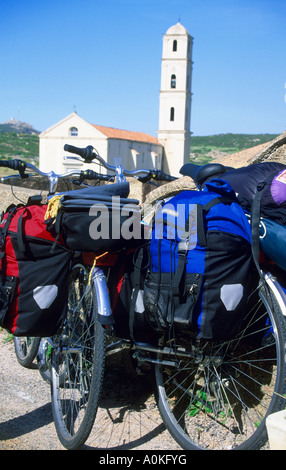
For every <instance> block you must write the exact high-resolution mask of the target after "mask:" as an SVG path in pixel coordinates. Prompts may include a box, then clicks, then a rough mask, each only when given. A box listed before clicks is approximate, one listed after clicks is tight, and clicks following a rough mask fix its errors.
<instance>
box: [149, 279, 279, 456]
mask: <svg viewBox="0 0 286 470" xmlns="http://www.w3.org/2000/svg"><path fill="white" fill-rule="evenodd" d="M254 298H255V299H256V301H257V302H253V299H254ZM176 343H177V349H176V350H177V351H179V348H181V350H182V348H189V350H190V342H188V343H187V342H186V340H184V339H181V340H180V339H179V338H176ZM285 344H286V320H285V317H284V316H283V314H282V312H281V310H280V307H279V304H278V302H277V301H276V299H275V298H274V297H273V294H272V293H271V292H270V290H268V288H267V286H266V285H260V287H259V288H258V289H257V291H256V293H254V294H253V295H252V297H251V299H249V309H248V312H247V315H246V318H245V323H244V328H243V330H242V331H241V332H240V334H238V335H237V336H236V337H235V338H234V339H232V340H230V341H224V342H223V341H221V342H217V343H210V342H205V343H204V345H201V350H200V354H201V356H200V355H199V354H197V356H195V355H193V358H192V359H190V358H189V359H185V360H184V359H183V360H181V361H180V363H178V365H177V367H175V368H171V367H170V366H164V365H162V364H161V365H160V364H157V365H156V367H155V376H156V385H157V393H158V407H159V410H160V413H161V416H162V419H163V421H164V423H165V425H166V427H167V428H168V430H169V432H170V433H171V435H172V436H173V438H174V439H175V440H176V441H177V443H178V444H179V445H180V446H181V447H182V448H183V449H186V450H202V449H204V450H205V449H208V450H232V449H235V450H255V449H260V448H261V447H263V446H264V444H265V443H266V442H267V429H266V417H267V416H268V415H269V414H271V413H274V412H276V411H279V410H281V409H283V408H284V407H285V397H286V395H285V392H286V377H285V375H286V374H285V347H286V346H285ZM189 356H191V354H190V355H189ZM158 358H159V359H161V358H162V356H161V355H159V357H158Z"/></svg>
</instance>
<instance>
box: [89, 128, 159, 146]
mask: <svg viewBox="0 0 286 470" xmlns="http://www.w3.org/2000/svg"><path fill="white" fill-rule="evenodd" d="M92 126H93V127H95V128H96V129H97V130H98V131H99V132H102V134H104V135H105V136H106V137H108V138H110V139H124V140H132V141H136V142H147V143H150V144H158V143H159V142H158V139H156V137H153V136H152V135H149V134H145V132H132V131H124V130H122V129H116V128H114V127H105V126H98V125H97V124H92Z"/></svg>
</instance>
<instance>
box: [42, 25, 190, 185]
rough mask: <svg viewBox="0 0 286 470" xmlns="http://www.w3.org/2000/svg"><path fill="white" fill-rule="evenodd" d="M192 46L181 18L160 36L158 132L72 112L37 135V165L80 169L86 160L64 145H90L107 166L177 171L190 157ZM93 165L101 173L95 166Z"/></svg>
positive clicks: (174, 173)
mask: <svg viewBox="0 0 286 470" xmlns="http://www.w3.org/2000/svg"><path fill="white" fill-rule="evenodd" d="M192 46H193V38H192V37H191V36H190V34H189V33H188V31H187V30H186V28H185V27H184V26H183V25H182V24H181V23H177V24H176V25H174V26H172V27H171V28H169V29H168V30H167V32H166V34H164V36H163V51H162V63H161V86H160V97H159V129H158V131H157V137H153V136H151V135H149V134H146V133H144V132H133V131H127V130H121V129H116V128H112V127H105V126H102V125H99V124H92V123H89V122H87V121H85V120H84V119H83V118H82V117H80V116H79V115H78V114H77V113H76V112H73V113H71V114H70V115H68V116H67V117H65V118H64V119H62V120H61V121H60V122H57V123H56V124H54V125H53V126H51V127H50V128H48V129H47V130H45V131H44V132H42V133H41V134H40V136H39V137H40V149H39V165H40V169H41V170H42V171H44V172H48V171H51V170H53V171H55V172H56V173H64V172H66V171H68V170H73V169H76V168H77V169H83V170H85V169H86V168H87V166H86V165H84V164H82V163H80V162H77V161H75V160H71V159H69V158H67V156H68V155H67V154H66V152H65V151H64V149H63V147H64V144H70V145H75V146H76V147H86V146H87V145H92V146H93V147H94V148H95V149H96V150H97V152H98V153H99V154H100V155H101V156H102V157H103V158H104V159H105V161H107V163H109V164H110V165H122V166H123V168H124V169H126V170H135V169H137V168H150V169H153V168H158V169H161V170H163V171H164V172H166V173H168V174H171V175H172V176H179V170H180V168H181V166H182V165H184V164H185V163H187V162H189V161H190V145H191V131H190V121H191V119H190V117H191V100H192V93H191V82H192V64H193V62H192ZM89 167H90V166H89ZM92 169H93V170H94V171H98V172H101V173H106V170H105V169H104V168H102V167H99V165H92Z"/></svg>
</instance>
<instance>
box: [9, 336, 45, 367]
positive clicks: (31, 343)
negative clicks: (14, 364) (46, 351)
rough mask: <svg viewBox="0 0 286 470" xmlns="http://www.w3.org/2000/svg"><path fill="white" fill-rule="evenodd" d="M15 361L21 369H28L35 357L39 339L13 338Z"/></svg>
mask: <svg viewBox="0 0 286 470" xmlns="http://www.w3.org/2000/svg"><path fill="white" fill-rule="evenodd" d="M13 341H14V348H15V354H16V358H17V361H18V362H19V364H20V365H21V366H23V367H26V368H27V369H30V368H31V367H32V364H33V362H34V360H35V359H36V357H37V353H38V349H39V346H40V341H41V340H40V338H31V337H16V336H14V337H13Z"/></svg>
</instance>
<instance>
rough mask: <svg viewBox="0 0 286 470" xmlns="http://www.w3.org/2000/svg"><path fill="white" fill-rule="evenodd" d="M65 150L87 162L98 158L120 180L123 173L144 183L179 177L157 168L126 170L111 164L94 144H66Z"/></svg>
mask: <svg viewBox="0 0 286 470" xmlns="http://www.w3.org/2000/svg"><path fill="white" fill-rule="evenodd" d="M64 150H66V151H67V152H70V153H73V154H76V155H79V156H80V157H81V158H83V160H84V161H85V162H86V163H91V162H92V160H94V159H96V160H98V161H99V163H101V164H102V165H103V166H104V168H106V169H107V170H110V171H112V172H113V173H115V174H116V175H117V177H118V178H119V180H120V179H122V177H123V175H124V176H132V177H134V178H136V177H137V178H138V180H139V181H141V182H142V183H144V182H147V181H149V180H150V179H155V180H157V181H166V182H167V181H168V182H170V181H174V180H175V179H177V178H175V177H174V176H170V175H168V174H167V173H164V172H163V171H161V170H157V169H155V170H147V169H140V170H133V171H130V170H124V169H123V168H122V167H121V166H120V165H119V166H113V165H109V164H108V163H107V162H106V161H105V160H104V159H103V158H102V157H101V156H100V155H99V154H98V153H97V151H96V150H95V149H94V147H92V145H88V146H87V147H86V148H80V147H75V146H73V145H69V144H66V145H65V146H64Z"/></svg>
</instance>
